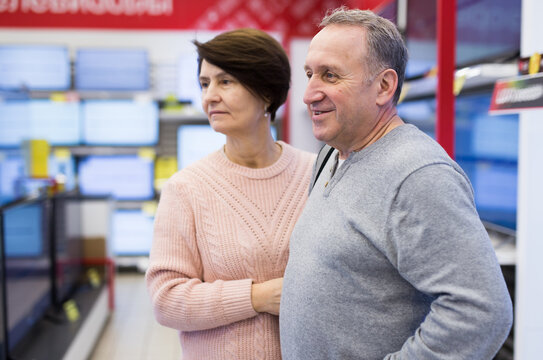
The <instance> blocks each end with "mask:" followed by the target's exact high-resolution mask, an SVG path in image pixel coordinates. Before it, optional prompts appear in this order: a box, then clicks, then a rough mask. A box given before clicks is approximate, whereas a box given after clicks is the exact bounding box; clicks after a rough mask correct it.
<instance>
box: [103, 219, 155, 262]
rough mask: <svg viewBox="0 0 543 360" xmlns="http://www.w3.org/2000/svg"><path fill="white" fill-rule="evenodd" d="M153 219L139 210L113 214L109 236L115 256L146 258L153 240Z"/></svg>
mask: <svg viewBox="0 0 543 360" xmlns="http://www.w3.org/2000/svg"><path fill="white" fill-rule="evenodd" d="M153 221H154V218H153V217H152V216H150V215H148V214H146V213H145V212H144V211H142V210H140V209H135V210H134V209H130V210H127V209H118V210H115V211H114V212H113V218H112V225H111V234H112V235H111V236H112V244H113V253H114V255H117V256H147V255H149V251H150V250H151V242H152V240H153Z"/></svg>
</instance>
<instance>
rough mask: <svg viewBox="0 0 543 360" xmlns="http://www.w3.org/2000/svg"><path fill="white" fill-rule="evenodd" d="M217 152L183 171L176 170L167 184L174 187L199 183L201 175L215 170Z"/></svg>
mask: <svg viewBox="0 0 543 360" xmlns="http://www.w3.org/2000/svg"><path fill="white" fill-rule="evenodd" d="M219 155H220V154H219V151H218V150H217V151H215V152H213V153H211V154H209V155H206V156H205V157H203V158H201V159H199V160H196V161H195V162H193V163H192V164H189V165H187V166H186V167H184V168H183V169H180V170H178V171H177V172H176V173H174V174H173V175H172V176H171V177H170V178H169V179H168V180H167V182H168V183H173V184H175V185H190V184H191V183H197V182H200V181H201V177H202V173H209V172H211V171H216V170H214V169H215V168H216V161H215V158H216V157H217V156H219Z"/></svg>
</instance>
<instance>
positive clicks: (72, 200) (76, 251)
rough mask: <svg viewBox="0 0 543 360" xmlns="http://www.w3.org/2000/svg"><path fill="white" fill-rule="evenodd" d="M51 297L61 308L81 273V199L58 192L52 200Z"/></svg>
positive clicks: (57, 306)
mask: <svg viewBox="0 0 543 360" xmlns="http://www.w3.org/2000/svg"><path fill="white" fill-rule="evenodd" d="M51 200H52V205H53V207H52V212H51V213H52V224H53V228H52V233H51V255H52V273H51V275H52V276H51V278H52V284H53V285H52V292H53V294H52V296H53V304H54V306H55V307H56V308H57V309H61V306H62V304H63V303H64V302H65V301H67V300H68V299H69V298H70V297H71V296H72V295H73V294H74V292H75V291H76V289H77V286H78V285H79V284H80V280H81V275H82V273H83V263H82V260H83V236H82V226H81V221H82V219H81V206H82V205H81V197H80V196H79V195H78V194H77V193H60V194H56V195H54V196H53V197H52V199H51Z"/></svg>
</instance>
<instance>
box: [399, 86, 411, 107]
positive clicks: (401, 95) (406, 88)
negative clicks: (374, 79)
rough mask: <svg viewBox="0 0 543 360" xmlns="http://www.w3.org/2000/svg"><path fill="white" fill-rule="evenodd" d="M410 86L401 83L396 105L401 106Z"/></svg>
mask: <svg viewBox="0 0 543 360" xmlns="http://www.w3.org/2000/svg"><path fill="white" fill-rule="evenodd" d="M409 89H410V86H409V84H407V83H405V82H404V83H403V86H402V91H401V92H400V97H399V98H398V104H401V103H402V101H403V99H405V96H406V95H407V93H408V92H409Z"/></svg>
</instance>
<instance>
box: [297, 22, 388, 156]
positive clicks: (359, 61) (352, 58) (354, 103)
mask: <svg viewBox="0 0 543 360" xmlns="http://www.w3.org/2000/svg"><path fill="white" fill-rule="evenodd" d="M365 44H366V30H365V29H363V28H362V27H359V26H353V25H343V24H333V25H328V26H326V27H325V28H324V29H322V30H321V31H320V32H319V33H318V34H317V35H315V37H314V38H313V40H312V41H311V44H310V46H309V51H308V53H307V57H306V61H305V71H306V74H307V78H308V84H307V88H306V91H305V94H304V103H306V104H307V108H308V111H309V116H310V117H311V120H312V123H313V134H314V135H315V137H316V138H317V139H318V140H321V141H324V142H326V143H327V144H329V145H332V146H334V147H336V148H339V149H342V148H344V149H345V148H348V147H350V146H351V145H353V144H354V142H356V141H360V139H363V138H365V137H366V136H367V135H368V134H369V132H370V131H371V129H372V128H373V127H374V126H375V123H376V121H377V120H376V117H377V110H378V109H377V106H376V102H375V100H376V96H377V90H378V89H377V86H378V84H375V83H376V82H375V81H371V80H368V78H371V74H368V73H367V71H366V64H365V63H364V59H365V57H366V45H365Z"/></svg>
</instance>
